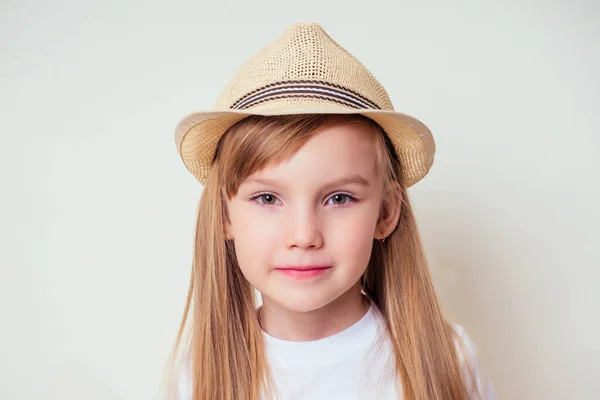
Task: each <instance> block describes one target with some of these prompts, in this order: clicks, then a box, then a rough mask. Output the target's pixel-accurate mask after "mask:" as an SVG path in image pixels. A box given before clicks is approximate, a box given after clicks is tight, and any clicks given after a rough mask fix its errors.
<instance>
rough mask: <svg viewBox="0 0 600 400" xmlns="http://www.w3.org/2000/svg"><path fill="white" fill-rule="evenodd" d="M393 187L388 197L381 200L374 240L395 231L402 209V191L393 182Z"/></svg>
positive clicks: (398, 185)
mask: <svg viewBox="0 0 600 400" xmlns="http://www.w3.org/2000/svg"><path fill="white" fill-rule="evenodd" d="M394 185H395V186H394V187H393V188H392V190H391V191H390V193H389V195H387V196H386V198H384V199H383V204H382V206H381V211H380V214H379V220H378V221H377V225H376V227H375V235H374V236H375V239H377V240H381V239H384V238H386V237H388V236H389V235H391V233H392V232H393V231H394V229H396V226H397V225H398V221H399V220H400V211H401V209H402V189H401V187H400V184H399V183H398V182H394Z"/></svg>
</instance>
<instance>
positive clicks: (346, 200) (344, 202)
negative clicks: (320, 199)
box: [329, 193, 356, 207]
mask: <svg viewBox="0 0 600 400" xmlns="http://www.w3.org/2000/svg"><path fill="white" fill-rule="evenodd" d="M329 199H330V200H333V205H334V206H339V207H347V206H348V205H349V204H351V203H353V202H354V201H355V200H356V199H355V198H354V197H353V196H351V195H349V194H345V193H336V194H334V195H333V196H331V197H330V198H329Z"/></svg>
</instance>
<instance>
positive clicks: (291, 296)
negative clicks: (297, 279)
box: [268, 291, 336, 312]
mask: <svg viewBox="0 0 600 400" xmlns="http://www.w3.org/2000/svg"><path fill="white" fill-rule="evenodd" d="M268 297H269V301H270V302H272V303H277V304H278V305H279V306H281V307H283V308H285V309H286V310H288V311H292V312H311V311H315V310H318V309H320V308H322V307H325V306H326V305H327V304H329V303H331V302H332V301H333V300H335V298H336V296H335V295H334V294H333V293H310V292H303V291H300V292H296V293H294V292H288V293H285V294H281V295H278V296H277V295H275V296H268Z"/></svg>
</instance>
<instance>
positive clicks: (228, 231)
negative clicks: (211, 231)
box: [225, 219, 233, 240]
mask: <svg viewBox="0 0 600 400" xmlns="http://www.w3.org/2000/svg"><path fill="white" fill-rule="evenodd" d="M232 232H233V230H232V229H231V223H230V222H229V219H226V220H225V240H233V233H232Z"/></svg>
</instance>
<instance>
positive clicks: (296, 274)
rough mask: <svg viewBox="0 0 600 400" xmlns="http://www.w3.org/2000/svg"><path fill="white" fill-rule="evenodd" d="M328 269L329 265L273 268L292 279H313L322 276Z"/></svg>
mask: <svg viewBox="0 0 600 400" xmlns="http://www.w3.org/2000/svg"><path fill="white" fill-rule="evenodd" d="M329 269H331V266H330V265H294V266H285V267H280V268H275V270H276V271H279V272H281V273H282V274H284V275H287V276H290V277H292V278H300V279H301V278H313V277H316V276H319V275H323V274H324V273H326V272H327V271H328V270H329Z"/></svg>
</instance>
